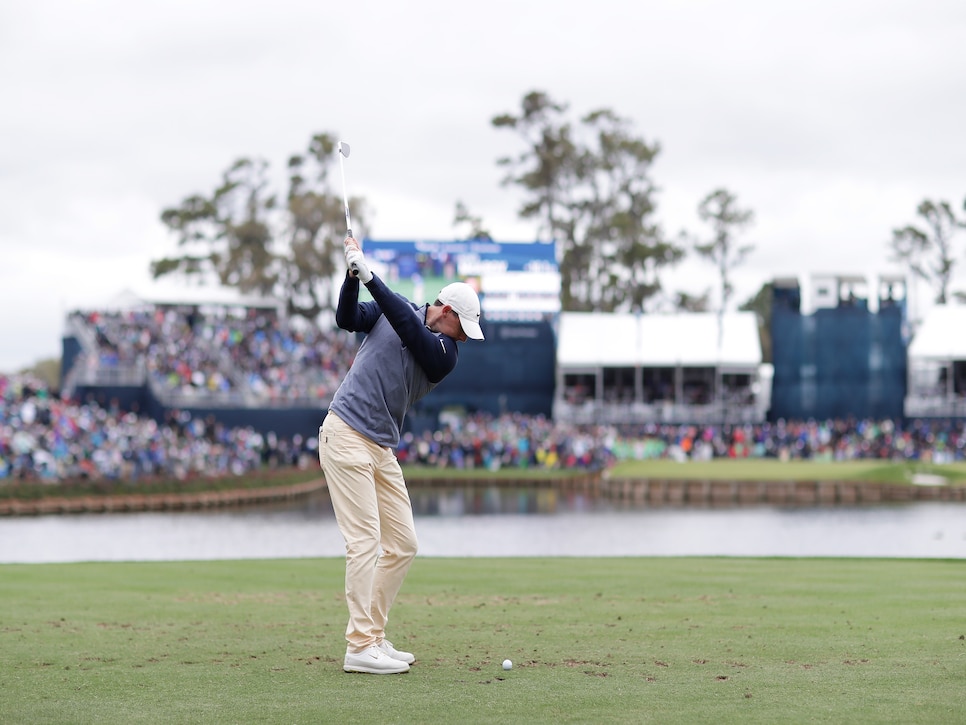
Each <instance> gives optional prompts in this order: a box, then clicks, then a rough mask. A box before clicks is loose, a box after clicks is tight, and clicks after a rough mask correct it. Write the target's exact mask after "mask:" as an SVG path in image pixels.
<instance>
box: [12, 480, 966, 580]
mask: <svg viewBox="0 0 966 725" xmlns="http://www.w3.org/2000/svg"><path fill="white" fill-rule="evenodd" d="M412 499H413V509H414V511H415V514H416V527H417V534H418V536H419V541H420V556H433V557H439V556H457V557H484V556H497V557H505V556H790V557H801V556H819V557H888V558H893V557H894V558H950V559H966V504H963V503H951V502H915V503H902V504H875V505H868V506H825V507H817V506H808V507H776V506H764V505H759V506H731V507H727V508H682V507H659V508H654V507H648V506H646V505H643V504H634V503H631V502H620V503H615V502H613V501H611V500H608V499H605V498H601V497H594V496H592V495H591V494H589V493H579V492H567V493H560V492H557V491H555V490H552V489H506V488H498V487H492V488H465V489H446V490H440V489H414V490H413V491H412ZM344 551H345V549H344V546H343V542H342V537H341V535H340V534H339V530H338V528H337V527H336V524H335V518H334V515H333V513H332V506H331V504H330V502H329V500H328V495H327V494H326V493H325V492H324V491H322V492H319V493H317V494H314V495H313V496H311V497H309V498H307V499H304V500H302V501H299V502H295V503H287V504H284V505H275V506H261V507H257V508H244V509H234V510H217V511H205V512H177V513H172V512H165V513H153V512H152V513H130V514H76V515H51V516H35V517H21V518H4V519H0V562H2V563H42V562H72V561H166V560H199V559H270V558H302V557H330V556H342V555H343V554H344Z"/></svg>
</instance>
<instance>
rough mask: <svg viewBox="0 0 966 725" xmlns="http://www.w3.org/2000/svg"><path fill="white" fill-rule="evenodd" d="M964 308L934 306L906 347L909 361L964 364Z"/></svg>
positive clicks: (965, 321)
mask: <svg viewBox="0 0 966 725" xmlns="http://www.w3.org/2000/svg"><path fill="white" fill-rule="evenodd" d="M964 331H966V305H963V306H950V305H937V306H936V307H933V308H932V310H930V311H929V312H928V313H927V314H926V318H925V319H924V320H923V321H922V325H920V327H919V329H918V330H917V331H916V336H915V337H914V338H913V339H912V344H911V345H909V359H910V361H911V360H914V359H918V360H966V334H963V333H964Z"/></svg>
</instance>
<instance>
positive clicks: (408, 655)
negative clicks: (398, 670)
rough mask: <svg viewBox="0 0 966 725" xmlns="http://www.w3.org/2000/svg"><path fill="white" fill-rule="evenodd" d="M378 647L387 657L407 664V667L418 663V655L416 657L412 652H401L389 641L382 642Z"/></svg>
mask: <svg viewBox="0 0 966 725" xmlns="http://www.w3.org/2000/svg"><path fill="white" fill-rule="evenodd" d="M376 646H377V647H379V649H381V650H382V651H383V652H385V653H386V654H387V655H389V656H390V657H392V658H393V659H394V660H399V661H400V662H405V663H406V664H407V665H411V664H412V663H413V662H415V661H416V655H414V654H413V653H412V652H401V651H400V650H398V649H396V648H395V647H393V646H392V642H390V641H389V640H388V639H384V640H382V642H380V643H379V644H378V645H376Z"/></svg>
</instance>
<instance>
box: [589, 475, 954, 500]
mask: <svg viewBox="0 0 966 725" xmlns="http://www.w3.org/2000/svg"><path fill="white" fill-rule="evenodd" d="M599 491H600V494H601V495H602V496H605V497H607V498H609V499H611V500H616V501H633V502H637V503H646V504H650V505H653V506H666V505H671V506H686V505H691V506H695V505H697V506H729V505H734V506H738V505H753V504H771V505H777V506H812V505H835V504H845V505H848V504H869V503H891V502H903V501H966V486H914V485H906V484H889V483H867V482H863V481H718V480H700V481H685V480H661V479H647V480H639V479H627V478H604V479H601V481H600V488H599Z"/></svg>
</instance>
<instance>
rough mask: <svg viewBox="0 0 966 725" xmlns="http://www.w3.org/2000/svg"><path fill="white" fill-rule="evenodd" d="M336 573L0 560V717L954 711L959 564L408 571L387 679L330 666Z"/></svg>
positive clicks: (513, 717) (90, 719) (707, 717)
mask: <svg viewBox="0 0 966 725" xmlns="http://www.w3.org/2000/svg"><path fill="white" fill-rule="evenodd" d="M343 573H344V562H343V561H342V560H341V559H295V560H258V561H217V562H163V563H133V562H132V563H83V564H40V565H3V566H0V582H2V587H0V691H2V692H3V696H2V697H0V722H3V723H130V722H140V723H196V722H205V723H238V722H244V723H282V722H285V723H320V722H333V723H335V722H338V723H344V722H353V723H451V722H460V723H516V722H528V723H588V722H594V723H649V722H654V723H694V722H715V723H739V722H740V723H775V722H782V723H815V722H831V723H842V722H850V723H897V722H909V723H912V722H917V723H951V722H966V700H964V698H963V697H962V682H963V673H964V671H966V562H962V561H937V560H929V561H920V560H880V559H875V560H854V559H744V558H734V559H732V558H654V559H652V558H600V559H592V558H579V559H568V558H560V559H537V558H510V559H503V558H501V559H469V560H466V559H436V558H433V559H417V561H416V563H415V565H414V567H413V569H412V572H411V574H410V576H409V578H408V579H407V581H406V585H405V587H404V589H403V591H402V593H401V594H400V597H399V600H398V602H397V605H396V607H395V608H394V610H393V619H392V621H391V622H390V634H391V637H392V638H393V639H394V641H395V643H396V645H397V646H399V647H400V648H402V649H411V650H412V651H414V652H416V654H417V656H418V662H417V664H416V665H414V667H413V669H412V671H411V672H410V673H408V674H405V675H394V676H384V677H375V676H366V675H350V674H346V673H344V672H342V667H341V663H342V656H343V654H344V640H343V637H342V633H343V630H344V626H345V621H346V610H345V602H344V599H343V593H342V585H343ZM505 658H510V659H512V660H513V662H514V668H513V670H512V671H509V672H506V671H504V670H503V669H502V668H501V663H502V661H503V660H504V659H505Z"/></svg>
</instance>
